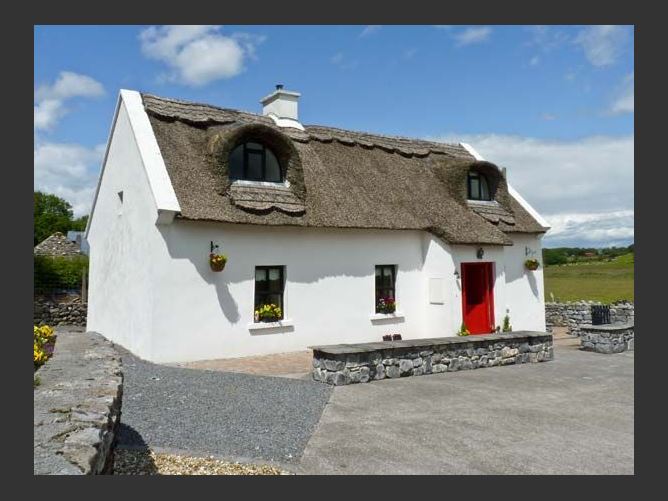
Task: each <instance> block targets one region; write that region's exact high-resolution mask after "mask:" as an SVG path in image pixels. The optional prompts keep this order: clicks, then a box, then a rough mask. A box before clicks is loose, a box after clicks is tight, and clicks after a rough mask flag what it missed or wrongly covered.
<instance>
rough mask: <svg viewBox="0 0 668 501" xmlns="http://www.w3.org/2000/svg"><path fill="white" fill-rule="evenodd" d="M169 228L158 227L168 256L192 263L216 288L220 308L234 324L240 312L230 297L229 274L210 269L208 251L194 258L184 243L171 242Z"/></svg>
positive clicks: (204, 278) (239, 316)
mask: <svg viewBox="0 0 668 501" xmlns="http://www.w3.org/2000/svg"><path fill="white" fill-rule="evenodd" d="M170 230H171V227H167V228H165V227H159V231H160V233H161V235H162V237H163V239H164V240H165V244H166V246H167V251H168V252H169V255H170V257H172V258H174V259H188V260H189V261H190V262H191V263H192V264H193V266H194V267H195V270H197V273H199V275H200V276H201V277H202V279H203V280H204V281H205V282H206V283H208V284H211V285H213V286H214V288H215V289H216V295H217V296H218V303H219V304H220V309H221V310H222V311H223V314H224V315H225V318H227V320H228V321H229V322H230V323H232V324H236V323H237V322H238V321H239V320H240V319H241V314H240V313H239V306H238V305H237V302H236V301H235V300H234V298H233V297H232V294H230V289H229V283H230V274H229V273H216V272H213V271H211V267H210V266H209V261H208V253H202V255H201V258H200V259H194V258H193V255H192V252H188V249H187V248H186V246H185V245H183V244H179V243H176V244H175V243H173V242H172V240H173V239H171V238H170V234H171V231H170ZM184 243H185V242H184Z"/></svg>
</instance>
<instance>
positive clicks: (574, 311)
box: [545, 301, 635, 336]
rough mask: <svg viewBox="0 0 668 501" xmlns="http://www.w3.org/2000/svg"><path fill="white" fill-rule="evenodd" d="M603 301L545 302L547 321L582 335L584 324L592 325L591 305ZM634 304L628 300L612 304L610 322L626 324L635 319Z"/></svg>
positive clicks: (554, 325) (574, 333)
mask: <svg viewBox="0 0 668 501" xmlns="http://www.w3.org/2000/svg"><path fill="white" fill-rule="evenodd" d="M600 304H603V303H600V302H597V301H573V302H567V303H545V323H546V325H547V328H548V330H550V328H551V327H556V326H561V327H568V332H569V334H571V335H573V336H579V335H580V328H581V326H582V325H591V307H592V306H593V305H600ZM634 308H635V306H634V304H633V303H629V302H627V301H623V302H618V303H613V304H611V305H610V322H611V323H612V324H626V323H633V322H634V321H635V311H634Z"/></svg>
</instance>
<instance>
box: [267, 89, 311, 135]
mask: <svg viewBox="0 0 668 501" xmlns="http://www.w3.org/2000/svg"><path fill="white" fill-rule="evenodd" d="M299 96H301V94H300V93H299V92H292V91H289V90H283V85H281V84H278V85H277V86H276V90H275V91H274V92H272V93H271V94H269V95H268V96H266V97H264V98H262V99H261V100H260V102H261V103H262V114H263V115H264V116H268V117H269V118H271V119H272V120H273V121H274V123H275V124H276V125H278V126H279V127H294V128H296V129H300V130H304V127H303V126H302V124H300V123H299V113H298V106H299V103H298V102H299Z"/></svg>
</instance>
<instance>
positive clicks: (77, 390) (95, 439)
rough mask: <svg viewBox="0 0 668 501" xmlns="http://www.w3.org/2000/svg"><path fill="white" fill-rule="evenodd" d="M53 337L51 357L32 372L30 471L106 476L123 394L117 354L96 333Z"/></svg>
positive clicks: (72, 333)
mask: <svg viewBox="0 0 668 501" xmlns="http://www.w3.org/2000/svg"><path fill="white" fill-rule="evenodd" d="M56 335H57V338H56V346H55V351H54V353H53V356H52V357H51V358H50V359H49V360H48V361H47V362H46V364H44V365H43V366H42V368H40V369H39V370H38V371H37V372H36V373H35V376H36V377H38V378H39V381H40V383H39V386H37V387H36V388H35V390H34V398H33V401H34V413H33V416H34V433H33V439H34V444H33V445H34V447H33V451H34V452H33V466H34V473H35V474H36V475H97V474H110V473H112V471H113V450H114V447H115V443H116V436H117V433H118V429H119V425H120V417H121V402H122V397H123V373H122V370H121V369H122V367H121V359H120V355H119V354H118V353H117V352H116V350H115V349H114V347H113V345H112V344H111V343H109V341H107V340H105V339H104V338H103V337H102V336H100V335H98V334H93V333H85V332H83V331H71V330H68V331H63V330H58V329H57V330H56Z"/></svg>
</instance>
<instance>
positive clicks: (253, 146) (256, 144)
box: [246, 143, 264, 151]
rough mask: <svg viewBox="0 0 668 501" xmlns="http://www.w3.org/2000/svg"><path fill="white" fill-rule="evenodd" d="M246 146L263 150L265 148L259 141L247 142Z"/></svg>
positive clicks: (250, 148)
mask: <svg viewBox="0 0 668 501" xmlns="http://www.w3.org/2000/svg"><path fill="white" fill-rule="evenodd" d="M246 148H248V149H249V150H260V151H262V150H263V149H264V146H262V145H261V144H258V143H246Z"/></svg>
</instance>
